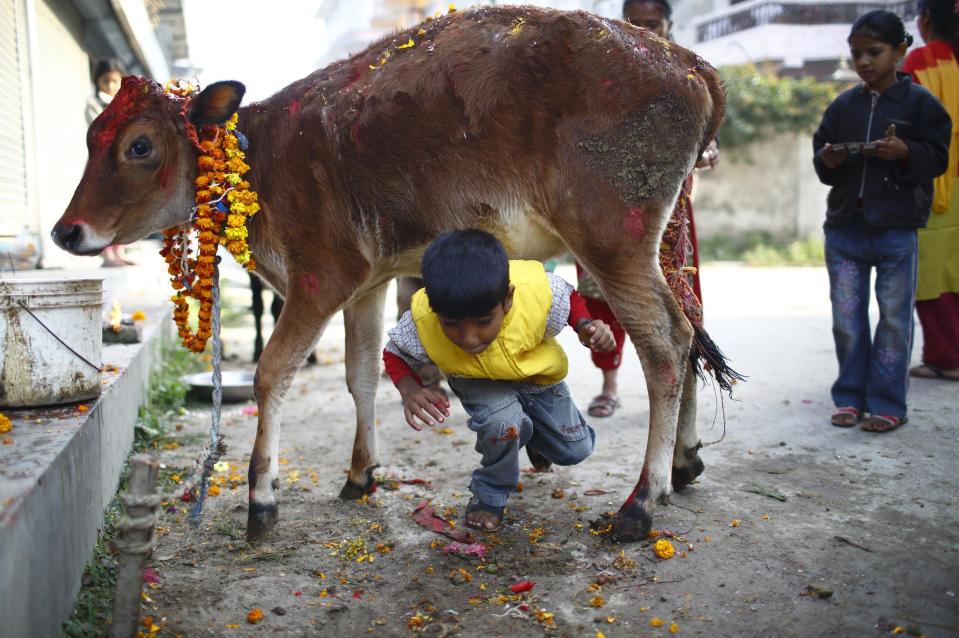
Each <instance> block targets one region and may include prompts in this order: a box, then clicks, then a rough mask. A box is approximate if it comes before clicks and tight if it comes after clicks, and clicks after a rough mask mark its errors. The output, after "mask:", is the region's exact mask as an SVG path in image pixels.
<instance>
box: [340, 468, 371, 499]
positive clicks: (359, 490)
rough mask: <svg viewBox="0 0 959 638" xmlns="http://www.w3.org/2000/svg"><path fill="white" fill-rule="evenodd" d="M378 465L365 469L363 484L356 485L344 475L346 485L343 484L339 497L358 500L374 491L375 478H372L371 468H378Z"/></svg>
mask: <svg viewBox="0 0 959 638" xmlns="http://www.w3.org/2000/svg"><path fill="white" fill-rule="evenodd" d="M378 467H379V466H378V465H374V466H373V467H371V468H367V470H366V482H365V483H363V485H358V484H357V483H354V482H353V481H351V480H350V477H349V476H347V477H346V485H344V486H343V489H341V490H340V498H341V499H343V500H344V501H358V500H359V499H361V498H363V497H364V496H366V495H367V494H372V493H373V492H375V491H376V480H375V479H374V478H373V470H375V469H376V468H378Z"/></svg>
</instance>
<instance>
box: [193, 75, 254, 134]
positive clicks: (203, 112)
mask: <svg viewBox="0 0 959 638" xmlns="http://www.w3.org/2000/svg"><path fill="white" fill-rule="evenodd" d="M244 93H246V87H245V86H243V85H242V84H240V83H239V82H234V81H233V80H230V81H227V82H214V83H213V84H211V85H210V86H208V87H206V88H205V89H203V90H202V91H201V92H200V94H199V95H198V96H196V97H195V98H193V102H191V104H190V113H189V117H190V122H191V123H193V125H194V126H203V125H204V124H223V123H224V122H226V121H227V120H228V119H230V117H232V116H233V114H234V113H235V112H236V109H237V108H238V107H239V106H240V100H242V99H243V94H244Z"/></svg>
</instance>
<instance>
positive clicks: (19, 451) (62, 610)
mask: <svg viewBox="0 0 959 638" xmlns="http://www.w3.org/2000/svg"><path fill="white" fill-rule="evenodd" d="M145 310H146V312H147V317H148V321H147V325H146V326H144V331H143V342H142V343H139V344H135V345H110V346H104V348H103V363H104V366H106V367H107V368H108V369H110V370H111V371H105V372H103V373H102V381H101V383H102V384H103V392H102V394H101V395H100V397H99V398H98V399H97V400H95V401H89V402H87V403H85V404H83V405H86V406H88V409H87V410H86V411H80V409H79V408H78V404H72V405H67V406H58V407H55V408H44V409H36V410H15V411H4V414H6V416H7V417H9V418H10V420H11V421H12V422H13V425H14V427H13V431H12V432H10V433H9V434H8V435H6V436H8V437H10V438H12V439H13V441H14V442H13V444H12V445H0V618H2V619H3V620H2V621H0V622H2V624H0V627H2V629H0V634H2V635H3V636H10V637H11V638H19V637H21V636H23V637H30V638H33V637H35V636H60V635H61V633H62V632H61V624H62V623H63V622H64V621H65V620H66V619H67V618H68V617H69V615H70V612H71V611H72V610H73V605H74V600H75V599H76V595H77V592H78V591H79V589H80V579H81V576H82V575H83V568H84V565H85V564H86V561H87V560H88V559H89V557H90V554H91V552H92V551H93V548H94V546H95V544H96V539H97V532H98V531H99V530H100V529H101V527H102V525H103V512H104V510H105V509H106V507H107V505H109V503H110V501H111V500H112V498H113V496H114V494H115V493H116V489H117V485H118V483H119V480H120V472H121V470H122V468H123V464H124V461H125V460H126V458H127V455H128V454H129V452H130V449H131V447H132V445H133V435H134V426H135V424H136V420H137V411H138V408H139V406H140V405H141V404H142V403H143V402H144V401H145V399H146V396H147V395H146V392H147V388H148V382H149V376H150V371H151V369H152V368H153V367H154V366H155V365H157V364H158V354H159V350H160V346H161V345H162V343H163V342H164V341H169V340H170V339H171V338H172V336H173V335H174V334H175V333H174V331H173V329H172V328H173V322H172V321H171V320H170V314H169V309H168V307H163V308H158V307H154V308H146V309H145ZM111 366H112V367H113V368H115V370H113V368H110V367H111Z"/></svg>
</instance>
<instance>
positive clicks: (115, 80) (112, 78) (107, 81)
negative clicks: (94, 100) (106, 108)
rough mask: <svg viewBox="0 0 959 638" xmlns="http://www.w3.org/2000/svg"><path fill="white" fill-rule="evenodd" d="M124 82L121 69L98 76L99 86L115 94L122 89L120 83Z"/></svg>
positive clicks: (109, 93) (108, 93) (104, 90)
mask: <svg viewBox="0 0 959 638" xmlns="http://www.w3.org/2000/svg"><path fill="white" fill-rule="evenodd" d="M122 82H123V76H122V75H120V72H119V71H107V72H106V73H104V74H102V75H101V76H100V77H98V78H97V88H98V89H100V90H101V91H103V92H104V93H106V94H107V95H110V96H113V95H116V94H117V91H119V90H120V84H121V83H122Z"/></svg>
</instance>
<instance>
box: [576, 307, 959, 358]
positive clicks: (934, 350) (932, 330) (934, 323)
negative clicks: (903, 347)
mask: <svg viewBox="0 0 959 638" xmlns="http://www.w3.org/2000/svg"><path fill="white" fill-rule="evenodd" d="M590 312H592V309H590ZM916 312H917V313H918V314H919V322H920V323H921V324H922V339H923V344H922V362H923V363H925V364H926V365H930V366H932V367H934V368H939V369H940V370H954V369H956V368H959V294H957V293H954V292H946V293H943V294H941V295H939V297H938V298H937V299H930V300H928V301H917V302H916Z"/></svg>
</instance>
